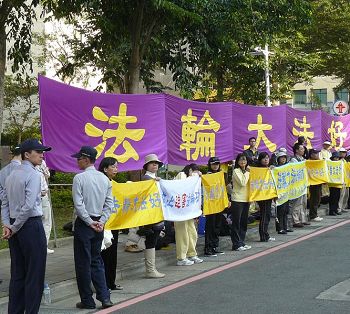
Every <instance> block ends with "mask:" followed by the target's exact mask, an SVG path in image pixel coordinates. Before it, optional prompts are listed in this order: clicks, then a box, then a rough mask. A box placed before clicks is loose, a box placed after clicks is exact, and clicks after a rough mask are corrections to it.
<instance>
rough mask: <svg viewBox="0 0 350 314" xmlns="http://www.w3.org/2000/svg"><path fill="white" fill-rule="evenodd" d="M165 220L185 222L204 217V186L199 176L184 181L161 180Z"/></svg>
mask: <svg viewBox="0 0 350 314" xmlns="http://www.w3.org/2000/svg"><path fill="white" fill-rule="evenodd" d="M159 190H160V191H161V194H162V205H163V206H162V207H163V215H164V219H165V220H168V221H185V220H189V219H192V218H196V217H199V216H200V215H202V210H201V205H202V186H201V178H200V177H199V176H191V177H188V178H186V179H183V180H160V181H159Z"/></svg>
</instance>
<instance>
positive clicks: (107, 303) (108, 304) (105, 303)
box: [101, 300, 114, 309]
mask: <svg viewBox="0 0 350 314" xmlns="http://www.w3.org/2000/svg"><path fill="white" fill-rule="evenodd" d="M101 303H102V308H103V309H107V308H109V307H112V306H113V305H114V304H113V302H112V301H111V300H105V301H103V302H101Z"/></svg>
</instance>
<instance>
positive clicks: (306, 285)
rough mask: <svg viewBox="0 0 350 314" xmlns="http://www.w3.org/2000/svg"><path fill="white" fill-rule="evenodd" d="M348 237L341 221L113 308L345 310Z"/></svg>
mask: <svg viewBox="0 0 350 314" xmlns="http://www.w3.org/2000/svg"><path fill="white" fill-rule="evenodd" d="M349 239H350V224H346V225H344V226H342V227H338V228H336V229H334V230H331V231H328V232H326V233H323V234H320V235H319V236H317V237H313V238H310V239H308V240H305V241H302V242H299V243H297V244H293V245H291V246H288V247H285V248H282V249H281V250H279V251H277V252H274V253H271V254H268V255H265V256H262V257H259V258H256V259H254V260H251V261H248V262H246V263H244V264H242V265H239V266H236V267H233V268H231V269H228V270H225V271H223V272H220V273H218V274H216V275H213V276H210V277H207V278H204V279H201V280H199V281H196V282H193V283H191V284H188V285H186V286H183V287H180V288H178V289H175V290H172V291H170V292H167V293H164V294H161V295H159V296H156V297H153V298H150V299H148V300H145V301H143V302H140V303H137V304H134V305H131V306H129V307H127V308H124V309H121V310H119V311H115V312H113V313H125V314H132V313H137V314H139V313H235V314H240V313H242V314H253V313H259V314H272V313H280V314H284V313H288V314H291V313H298V314H300V313H307V314H313V313H315V314H323V313H324V314H332V313H344V314H347V313H350V297H349V295H350V280H349V278H350V241H349ZM337 284H338V286H337V287H334V286H335V285H337ZM321 293H322V295H321V296H320V294H321ZM325 298H326V299H325ZM337 299H341V300H342V299H343V300H347V301H339V300H337Z"/></svg>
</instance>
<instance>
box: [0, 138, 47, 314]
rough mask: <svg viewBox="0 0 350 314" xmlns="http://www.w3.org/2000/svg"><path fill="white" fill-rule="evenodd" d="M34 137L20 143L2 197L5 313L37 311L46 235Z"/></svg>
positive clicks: (40, 150) (39, 158)
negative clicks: (7, 260) (7, 266)
mask: <svg viewBox="0 0 350 314" xmlns="http://www.w3.org/2000/svg"><path fill="white" fill-rule="evenodd" d="M49 150H51V148H50V147H47V146H43V145H42V144H40V143H39V141H38V140H36V139H29V140H26V141H24V142H23V143H22V144H21V154H22V159H23V162H22V164H21V165H19V166H18V167H16V168H15V169H14V170H13V171H12V172H11V174H10V175H9V176H8V178H7V179H6V181H5V189H4V191H3V198H2V206H1V212H2V223H3V226H4V227H3V238H5V239H8V241H9V247H10V254H11V280H10V291H9V306H8V313H28V314H29V313H31V314H34V313H38V312H39V308H40V302H41V297H42V293H43V289H44V278H45V266H46V237H45V232H44V228H43V223H42V221H41V216H42V215H43V213H42V208H41V186H40V173H39V172H38V171H37V170H36V169H35V166H36V165H40V164H41V162H42V160H43V152H44V151H49Z"/></svg>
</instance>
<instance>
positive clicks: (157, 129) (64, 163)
mask: <svg viewBox="0 0 350 314" xmlns="http://www.w3.org/2000/svg"><path fill="white" fill-rule="evenodd" d="M39 88H40V90H39V94H40V111H41V126H42V138H43V143H45V145H49V146H51V147H52V151H51V152H50V154H46V157H45V159H46V162H47V165H48V167H49V168H51V169H56V170H60V171H64V172H76V171H78V167H77V162H76V160H75V159H74V158H72V157H70V156H71V155H72V154H73V153H75V152H78V151H79V149H80V147H81V146H83V145H91V146H97V145H99V144H100V143H101V142H102V137H90V136H88V135H87V134H86V133H85V124H86V123H87V122H90V123H92V124H93V125H95V126H96V127H98V128H99V129H101V130H102V131H103V130H105V129H117V127H118V123H112V124H111V123H108V121H106V122H103V121H98V120H96V119H94V117H93V116H92V109H93V108H94V107H95V106H98V107H100V108H101V109H102V110H103V112H104V113H105V114H106V115H107V116H108V117H110V116H118V115H119V114H118V112H119V108H120V104H121V103H125V104H127V111H126V115H127V116H136V117H137V122H136V123H128V124H126V128H127V129H128V130H129V129H130V130H133V129H144V130H145V133H144V135H143V137H142V140H140V141H134V140H130V139H126V140H127V141H128V142H129V143H130V144H131V146H132V147H133V148H134V149H135V151H136V152H137V153H138V156H139V157H138V160H135V159H133V158H130V159H128V160H127V161H126V162H124V163H122V162H120V166H119V170H120V171H123V170H135V169H141V168H142V166H143V164H144V157H145V156H146V155H148V154H151V153H155V154H157V155H158V158H159V159H160V160H161V161H163V162H164V163H167V162H168V160H167V145H166V137H165V136H164V134H165V106H164V99H165V97H164V95H163V94H158V95H157V94H152V95H147V96H146V97H145V96H144V95H117V94H104V93H99V92H91V91H86V90H83V89H79V88H75V87H71V86H67V85H65V84H62V83H59V82H56V81H53V80H50V79H47V78H45V77H42V76H40V77H39ZM110 122H113V121H110ZM108 137H109V136H108ZM106 142H107V143H106V149H105V151H106V150H107V149H108V148H110V147H111V145H112V144H113V143H114V142H115V138H109V139H106ZM124 152H125V149H124V147H123V143H122V144H120V145H119V146H118V147H117V148H116V150H115V154H117V155H122V154H123V153H124ZM102 157H104V154H102V155H101V157H100V158H99V159H98V160H97V162H96V166H98V165H99V162H100V160H101V159H102ZM135 158H136V159H137V157H135ZM117 159H119V158H118V157H117Z"/></svg>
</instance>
